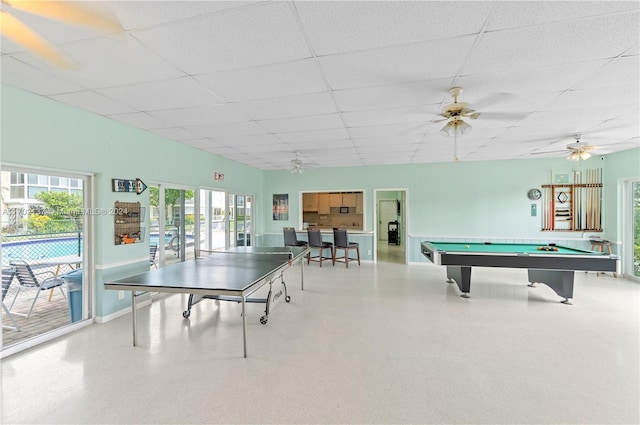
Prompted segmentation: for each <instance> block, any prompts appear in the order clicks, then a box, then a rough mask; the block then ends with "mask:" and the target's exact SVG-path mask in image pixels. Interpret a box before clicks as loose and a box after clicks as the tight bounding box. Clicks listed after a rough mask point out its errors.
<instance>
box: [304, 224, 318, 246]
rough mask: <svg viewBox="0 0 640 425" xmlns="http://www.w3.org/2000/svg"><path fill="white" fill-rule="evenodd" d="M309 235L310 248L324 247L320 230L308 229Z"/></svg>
mask: <svg viewBox="0 0 640 425" xmlns="http://www.w3.org/2000/svg"><path fill="white" fill-rule="evenodd" d="M307 235H308V236H309V246H311V247H322V234H321V233H320V229H312V228H311V227H309V228H307Z"/></svg>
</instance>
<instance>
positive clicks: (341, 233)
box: [333, 228, 349, 247]
mask: <svg viewBox="0 0 640 425" xmlns="http://www.w3.org/2000/svg"><path fill="white" fill-rule="evenodd" d="M333 244H334V245H335V246H336V247H345V246H349V237H348V236H347V231H346V230H345V229H336V228H334V229H333Z"/></svg>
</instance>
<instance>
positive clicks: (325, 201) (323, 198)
mask: <svg viewBox="0 0 640 425" xmlns="http://www.w3.org/2000/svg"><path fill="white" fill-rule="evenodd" d="M330 213H331V208H330V207H329V194H328V193H318V214H330Z"/></svg>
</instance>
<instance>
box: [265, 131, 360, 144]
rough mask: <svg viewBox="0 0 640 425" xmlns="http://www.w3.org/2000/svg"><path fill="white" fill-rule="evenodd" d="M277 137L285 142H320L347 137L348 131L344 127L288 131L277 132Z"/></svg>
mask: <svg viewBox="0 0 640 425" xmlns="http://www.w3.org/2000/svg"><path fill="white" fill-rule="evenodd" d="M276 136H278V139H280V140H282V141H284V142H287V143H304V142H320V141H326V140H337V139H348V138H349V132H348V131H347V129H346V128H331V129H326V130H315V131H293V132H290V133H277V134H276Z"/></svg>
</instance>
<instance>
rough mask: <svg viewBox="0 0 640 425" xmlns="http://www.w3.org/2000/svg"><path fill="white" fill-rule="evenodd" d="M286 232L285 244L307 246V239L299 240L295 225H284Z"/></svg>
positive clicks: (283, 229)
mask: <svg viewBox="0 0 640 425" xmlns="http://www.w3.org/2000/svg"><path fill="white" fill-rule="evenodd" d="M282 231H283V232H284V246H307V245H308V244H307V242H306V241H299V240H298V236H297V235H296V229H294V228H293V227H283V228H282Z"/></svg>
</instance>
